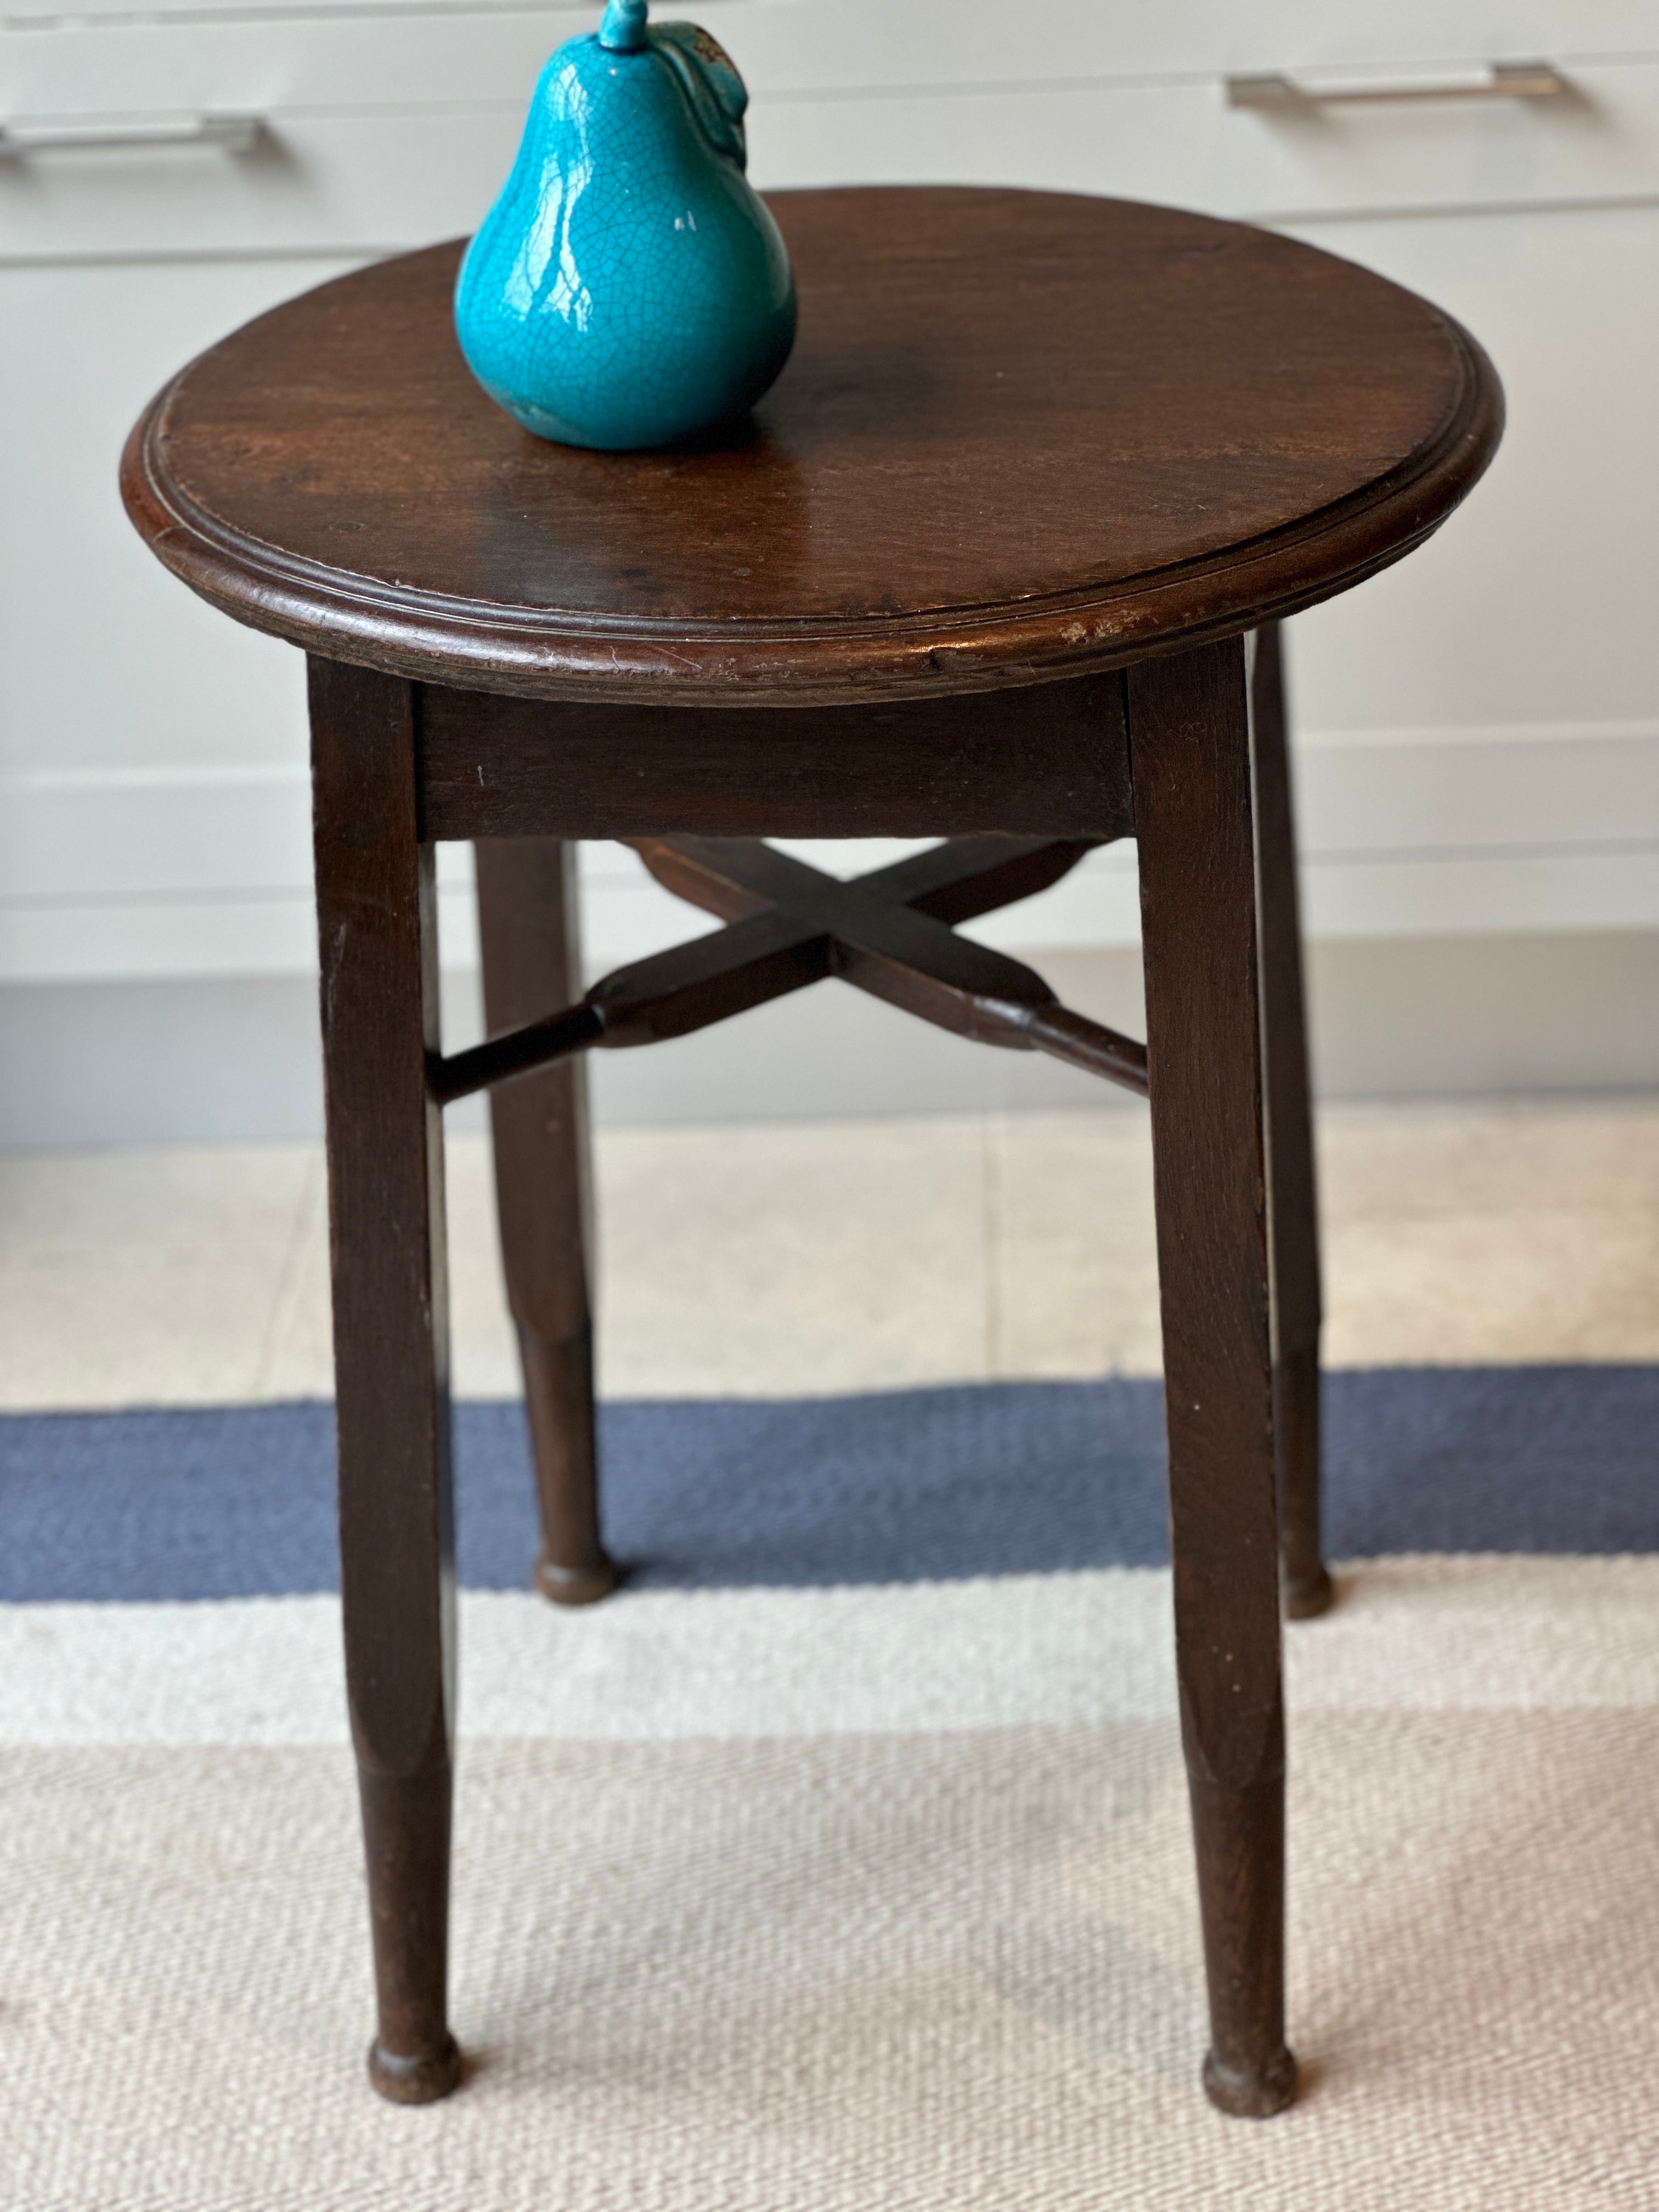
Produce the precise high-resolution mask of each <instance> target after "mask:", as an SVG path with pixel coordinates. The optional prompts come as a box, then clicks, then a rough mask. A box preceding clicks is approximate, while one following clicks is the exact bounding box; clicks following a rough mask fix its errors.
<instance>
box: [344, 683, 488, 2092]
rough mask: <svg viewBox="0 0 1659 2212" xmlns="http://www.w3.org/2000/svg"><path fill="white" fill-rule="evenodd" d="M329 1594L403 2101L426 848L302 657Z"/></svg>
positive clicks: (393, 706)
mask: <svg viewBox="0 0 1659 2212" xmlns="http://www.w3.org/2000/svg"><path fill="white" fill-rule="evenodd" d="M310 674H311V731H312V777H313V791H314V794H315V807H316V817H315V818H316V867H317V926H318V934H319V941H320V947H321V956H322V1013H323V1075H324V1085H325V1099H326V1105H327V1120H328V1202H329V1250H330V1254H331V1263H332V1271H333V1299H334V1375H335V1418H336V1424H337V1437H338V1448H339V1485H340V1591H341V1598H342V1601H343V1614H344V1622H345V1650H346V1692H347V1698H348V1700H349V1706H350V1712H351V1735H352V1741H353V1744H354V1746H355V1747H356V1754H357V1775H358V1784H359V1790H360V1795H361V1797H362V1814H363V1832H364V1840H365V1844H366V1846H367V1851H368V1894H369V1916H370V1922H371V1925H372V1928H373V1931H374V1977H375V1986H376V1990H377V1992H378V1999H379V2009H380V2027H379V2033H378V2034H377V2036H376V2039H375V2041H374V2045H373V2046H372V2048H371V2050H370V2053H369V2070H370V2075H371V2077H372V2079H373V2080H374V2085H375V2087H377V2088H378V2089H379V2090H380V2092H381V2093H382V2095H384V2096H387V2097H391V2098H392V2099H393V2100H396V2101H398V2102H400V2103H405V2104H423V2103H426V2102H428V2100H430V2099H432V2098H435V2097H441V2096H443V2095H445V2094H447V2092H448V2091H449V2090H450V2089H452V2088H453V2087H454V2085H455V2082H456V2081H457V2080H458V2079H459V2066H460V2060H459V2054H458V2053H457V2051H456V2048H455V2045H454V2042H453V2039H451V2036H450V2034H449V2029H448V2024H447V2014H446V1996H445V1990H446V1983H447V1973H448V1938H447V1923H448V1899H449V1847H450V1795H451V1743H452V1740H453V1732H454V1711H455V1660H454V1609H455V1589H454V1583H455V1566H454V1532H453V1506H452V1502H451V1477H450V1419H449V1344H448V1328H449V1324H448V1293H447V1284H446V1280H445V1259H444V1249H445V1248H444V1165H443V1126H442V1122H441V1118H440V1115H439V1113H438V1109H437V1108H436V1106H435V1104H433V1103H432V1102H431V1101H430V1100H429V1098H428V1095H427V1088H426V1054H427V1053H428V1051H429V1050H432V1049H434V1048H435V1047H436V1045H437V1042H438V1027H437V1025H438V1004H437V981H438V969H437V949H436V936H435V902H434V890H433V872H432V848H431V847H430V846H429V845H422V843H421V842H420V840H419V837H418V835H417V832H416V805H415V798H416V793H415V745H414V701H413V696H412V694H411V691H410V686H409V685H408V684H403V683H399V682H398V681H397V680H396V679H395V678H390V677H386V676H379V675H375V674H374V673H373V672H371V671H368V670H367V669H357V668H349V667H344V666H342V665H339V664H337V663H334V662H330V661H313V663H312V665H311V671H310Z"/></svg>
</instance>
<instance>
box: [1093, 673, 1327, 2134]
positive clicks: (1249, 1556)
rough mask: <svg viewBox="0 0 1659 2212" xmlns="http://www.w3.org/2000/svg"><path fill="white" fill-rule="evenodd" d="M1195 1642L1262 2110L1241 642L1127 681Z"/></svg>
mask: <svg viewBox="0 0 1659 2212" xmlns="http://www.w3.org/2000/svg"><path fill="white" fill-rule="evenodd" d="M1129 733H1130V745H1131V748H1132V750H1133V759H1134V780H1135V827H1136V834H1137V836H1138V838H1139V845H1140V886H1141V930H1142V937H1143V942H1144V946H1145V963H1146V1044H1147V1060H1148V1065H1149V1068H1150V1072H1151V1077H1152V1170H1153V1189H1154V1196H1155V1200H1156V1207H1157V1215H1158V1286H1159V1296H1160V1299H1161V1302H1162V1306H1163V1315H1164V1418H1165V1421H1166V1424H1167V1427H1168V1431H1169V1443H1170V1549H1171V1555H1172V1559H1173V1564H1174V1570H1175V1613H1176V1670H1177V1674H1178V1678H1179V1682H1180V1690H1181V1723H1182V1741H1183V1742H1184V1744H1185V1747H1186V1753H1187V1776H1188V1788H1189V1792H1190V1796H1191V1800H1192V1810H1193V1828H1194V1838H1195V1841H1196V1844H1197V1848H1198V1869H1199V1906H1200V1913H1201V1915H1202V1918H1203V1924H1204V1955H1205V1968H1206V1978H1207V1981H1208V1984H1209V1995H1210V2033H1211V2042H1210V2055H1209V2058H1208V2060H1207V2062H1206V2068H1205V2085H1206V2088H1207V2090H1208V2092H1209V2094H1210V2097H1211V2100H1212V2102H1214V2103H1216V2104H1218V2105H1219V2106H1222V2108H1223V2109H1224V2110H1225V2111H1227V2112H1235V2113H1238V2114H1242V2115H1248V2116H1252V2117H1261V2116H1265V2115H1266V2114H1267V2113H1269V2112H1277V2111H1279V2109H1280V2108H1281V2107H1282V2106H1285V2105H1286V2104H1288V2103H1289V2102H1290V2101H1291V2098H1292V2097H1293V2096H1294V2095H1295V2093H1296V2066H1295V2062H1294V2060H1293V2059H1292V2058H1291V2054H1290V2051H1289V2050H1288V2049H1287V2048H1286V2045H1285V1955H1284V1953H1285V1719H1284V1706H1283V1701H1282V1697H1281V1692H1280V1687H1279V1539H1278V1512H1277V1503H1276V1498H1275V1477H1274V1462H1273V1349H1272V1343H1271V1338H1270V1327H1269V1285H1268V1277H1267V1191H1266V1187H1265V1185H1266V1156H1265V1144H1264V1131H1263V1102H1262V1066H1261V1020H1260V1003H1259V999H1258V965H1257V957H1258V956H1257V947H1256V921H1255V901H1256V890H1255V832H1254V827H1253V823H1252V807H1251V791H1250V747H1249V722H1248V715H1247V709H1246V703H1245V689H1244V653H1243V641H1242V640H1241V639H1235V640H1234V641H1232V642H1231V644H1227V645H1219V646H1208V647H1204V648H1202V649H1201V650H1200V651H1199V652H1197V653H1189V654H1186V655H1183V656H1182V658H1181V659H1174V660H1158V661H1152V662H1150V663H1148V665H1146V667H1144V668H1139V669H1136V670H1134V671H1132V673H1131V675H1130V678H1129Z"/></svg>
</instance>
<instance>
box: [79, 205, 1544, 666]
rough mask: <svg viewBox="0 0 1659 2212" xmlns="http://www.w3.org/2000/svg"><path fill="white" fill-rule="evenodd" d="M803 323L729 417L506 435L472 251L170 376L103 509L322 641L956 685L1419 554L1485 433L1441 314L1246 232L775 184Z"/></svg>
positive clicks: (376, 651) (402, 270)
mask: <svg viewBox="0 0 1659 2212" xmlns="http://www.w3.org/2000/svg"><path fill="white" fill-rule="evenodd" d="M770 204H771V206H772V208H773V210H774V212H775V215H776V216H777V219H778V222H779V223H780V225H781V228H782V230H783V233H784V235H785V238H786V239H787V242H788V246H789V250H790V253H791V255H792V257H793V262H794V265H795V270H796V275H797V279H798V283H799V292H800V335H799V339H798V341H797V343H796V348H795V351H794V355H793V358H792V359H791V361H790V362H789V365H788V366H787V368H786V369H785V370H784V372H783V374H782V376H781V378H780V379H779V380H778V382H777V384H776V385H775V386H774V388H773V390H772V391H771V392H769V394H768V395H767V397H766V398H764V399H763V401H762V402H761V404H760V405H759V407H758V408H757V410H756V413H755V416H754V419H753V422H751V423H749V424H746V425H744V426H742V427H741V428H738V429H737V430H734V431H728V432H726V433H725V434H723V435H720V436H718V437H715V438H712V439H708V440H705V441H701V442H700V443H698V444H696V445H695V446H692V447H680V448H675V449H672V450H669V451H664V452H657V453H593V452H587V451H583V450H580V449H577V448H574V447H564V446H555V445H550V444H548V443H545V442H544V441H541V440H538V439H537V438H534V437H532V436H531V435H530V434H529V433H528V432H526V431H525V430H522V429H520V428H519V426H518V425H517V424H516V423H515V422H513V421H511V420H510V418H509V417H508V416H506V415H505V414H503V413H501V411H500V410H498V409H497V408H495V406H494V405H493V404H491V403H490V401H489V400H488V399H487V398H485V397H484V395H483V392H482V391H481V390H480V389H479V387H478V386H477V385H476V384H475V383H474V382H473V380H472V379H471V375H470V374H469V373H468V371H467V369H466V367H465V363H464V362H463V361H462V359H461V356H460V353H459V349H458V348H457V346H456V343H455V339H454V336H453V330H452V326H451V322H450V295H451V291H452V289H453V283H454V276H455V269H456V264H457V260H458V258H459V252H460V246H459V244H454V243H452V244H449V245H445V246H434V247H432V248H430V249H428V251H426V252H419V253H412V254H407V255H404V256H403V257H401V258H398V259H396V260H392V261H387V262H382V263H380V264H377V265H375V266H373V267H370V268H368V269H364V270H359V271H356V273H354V274H352V275H350V276H343V277H340V278H337V280H336V281H335V282H333V283H328V284H325V285H322V286H320V287H319V288H318V289H316V290H314V291H312V292H308V293H307V294H305V295H303V296H302V297H301V298H300V299H297V300H294V301H290V302H289V303H288V304H287V305H286V306H284V307H278V308H276V310H275V311H274V312H273V313H270V314H267V315H264V316H261V317H260V318H259V319H258V320H257V321H255V322H252V323H250V324H248V325H246V327H245V328H243V329H242V330H240V331H236V332H234V334H233V335H232V336H231V337H228V338H226V339H225V340H224V341H223V343H221V344H219V345H217V346H215V347H214V348H213V349H211V350H210V352H208V353H205V354H204V355H203V356H201V357H200V359H199V360H197V361H196V362H192V363H191V365H190V366H189V367H188V368H185V369H184V370H183V371H182V372H181V373H180V374H179V376H177V377H176V378H175V379H174V380H173V382H172V383H171V384H170V385H168V386H167V388H166V389H165V390H164V391H163V392H161V394H160V396H159V397H158V398H157V399H156V400H155V403H154V404H153V405H152V406H151V408H150V409H149V412H148V414H147V415H146V416H144V418H143V421H142V422H140V423H139V424H138V425H137V428H135V430H134V432H133V434H132V437H131V441H129V444H128V447H127V452H126V455H125V459H124V461H123V465H122V486H123V491H124V494H125V499H126V501H127V505H128V509H129V512H130V513H131V515H132V517H133V520H134V521H135V522H136V523H137V527H138V528H139V530H140V531H141V532H142V533H143V535H144V537H145V538H147V539H148V540H149V544H151V546H152V548H153V549H154V550H155V552H156V554H157V555H158V556H160V557H161V560H162V561H164V562H166V563H167V566H168V567H169V568H172V569H173V570H174V571H175V572H176V573H177V574H179V576H181V577H182V578H183V579H184V580H185V582H187V583H188V584H190V585H191V586H193V587H194V588H195V589H196V590H197V591H198V592H201V593H202V594H203V595H204V597H205V598H207V599H210V600H211V601H213V602H214V603H215V604H216V605H218V606H220V607H222V608H223V609H224V610H225V611H227V612H228V613H229V614H232V615H234V616H235V617H238V618H239V619H240V620H242V621H244V622H247V623H252V624H253V625H254V626H255V627H256V628H258V629H264V630H270V631H274V632H275V633H276V635H279V636H283V637H286V638H289V639H290V640H292V641H294V642H295V643H296V644H299V645H302V646H304V647H307V649H308V650H310V651H313V652H315V653H323V654H325V655H328V656H330V657H331V658H334V659H341V660H347V661H356V662H360V663H363V664H367V665H371V666H374V667H379V668H383V669H386V670H389V671H393V672H396V673H400V674H404V675H407V676H411V677H416V678H424V679H426V680H429V681H432V682H437V683H447V684H457V685H461V686H465V687H468V688H474V689H479V690H500V691H508V692H518V693H522V694H526V695H529V696H545V697H551V698H577V699H583V698H586V699H607V700H612V701H614V700H616V699H617V698H618V697H619V696H625V697H628V698H631V699H636V700H640V701H641V702H643V701H648V700H654V701H666V702H684V703H686V704H696V703H698V702H704V703H713V702H715V701H719V702H720V703H722V704H732V703H735V702H740V701H744V700H752V701H754V702H757V703H762V702H765V703H780V702H782V703H789V702H809V701H816V702H835V701H843V702H854V701H856V700H857V699H859V698H861V697H880V698H905V697H915V696H923V695H927V694H930V693H940V692H950V691H968V690H989V689H994V688H997V687H1000V686H1004V685H1009V684H1030V683H1035V682H1042V681H1047V680H1051V679H1053V678H1057V677H1060V676H1064V675H1067V674H1072V673H1082V672H1085V671H1091V670H1101V669H1106V668H1110V667H1114V666H1120V665H1124V664H1126V663H1127V662H1131V661H1134V660H1137V659H1142V658H1145V657H1146V656H1147V655H1148V654H1150V653H1155V652H1159V651H1168V650H1173V649H1178V648H1179V647H1181V646H1182V645H1183V644H1188V643H1191V644H1196V643H1199V642H1200V641H1204V640H1206V639H1208V638H1212V637H1216V636H1220V635H1229V634H1231V633H1234V632H1237V631H1238V630H1240V629H1249V628H1250V627H1252V626H1253V625H1254V624H1255V623H1257V622H1259V621H1261V620H1265V619H1267V618H1269V617H1274V616H1278V615H1283V614H1287V613H1290V612H1292V611H1294V610H1295V609H1297V607H1301V606H1305V605H1311V604H1312V603H1313V602H1315V601H1316V600H1318V599H1325V598H1328V597H1329V596H1330V595H1331V594H1332V593H1334V592H1339V591H1341V590H1343V589H1344V588H1346V586H1348V585H1350V584H1352V583H1354V582H1356V581H1357V580H1359V579H1360V578H1361V577H1363V576H1364V575H1367V574H1370V573H1371V572H1372V571H1373V570H1375V569H1376V568H1381V567H1383V566H1384V565H1385V564H1386V563H1387V562H1390V561H1392V560H1395V559H1397V558H1398V557H1399V556H1401V554H1402V553H1405V552H1407V551H1408V550H1410V549H1411V548H1412V547H1413V545H1415V544H1419V542H1420V541H1421V540H1422V539H1423V538H1425V537H1426V536H1427V535H1428V533H1429V532H1431V531H1432V530H1433V529H1434V528H1435V527H1436V526H1437V524H1438V523H1440V522H1441V521H1442V520H1443V519H1444V518H1445V516H1446V515H1447V514H1448V513H1449V512H1450V510H1451V509H1452V507H1455V505H1456V503H1457V501H1459V500H1460V499H1461V498H1462V495H1463V494H1464V493H1465V492H1466V491H1467V490H1468V488H1469V486H1470V485H1471V484H1472V483H1474V481H1475V479H1476V478H1477V477H1479V475H1480V472H1481V471H1482V469H1483V468H1484V467H1485V466H1486V462H1487V461H1488V460H1489V459H1490V458H1491V456H1492V452H1493V449H1494V448H1495V447H1496V445H1497V442H1498V435H1499V432H1500V429H1501V427H1502V412H1503V400H1502V393H1501V391H1500V388H1499V386H1498V380H1497V378H1496V376H1495V374H1493V372H1492V367H1491V364H1490V363H1489V362H1487V361H1486V356H1484V355H1483V354H1482V352H1481V351H1480V348H1479V347H1478V346H1477V345H1476V344H1475V343H1474V340H1473V339H1471V338H1470V337H1468V333H1467V332H1465V331H1462V329H1461V328H1460V327H1459V326H1458V325H1457V324H1456V323H1455V322H1454V321H1453V320H1452V319H1450V318H1449V316H1447V315H1445V314H1443V313H1441V312H1440V311H1439V310H1438V309H1437V308H1435V307H1431V306H1430V305H1429V304H1428V303H1427V302H1426V301H1422V300H1419V299H1418V298H1416V297H1415V296H1414V295H1413V294H1411V293H1408V292H1405V291H1402V290H1401V289H1399V288H1398V287H1397V286H1395V285H1393V284H1390V283H1387V282H1385V281H1384V280H1383V278H1381V277H1379V276H1373V275H1371V274H1370V273H1369V272H1368V271H1366V270H1361V269H1358V268H1356V267H1355V266H1353V264H1351V263H1349V262H1345V261H1340V260H1338V259H1336V258H1334V257H1333V256H1331V255H1328V254H1325V253H1322V252H1318V251H1316V249H1315V248H1313V247H1310V246H1303V245H1300V244H1297V243H1296V242H1295V241H1293V240H1288V239H1285V238H1280V237H1277V236H1274V235H1273V234H1270V233H1267V232H1265V231H1261V230H1255V229H1253V228H1249V227H1248V226H1245V225H1243V224H1238V223H1228V222H1215V221H1212V220H1211V219H1210V218H1208V217H1206V216H1195V215H1188V214H1182V213H1179V212H1176V211H1175V210H1170V209H1165V208H1158V207H1149V206H1145V205H1141V204H1136V203H1133V202H1127V201H1115V200H1104V199H1092V198H1084V197H1077V196H1073V195H1070V194H1060V193H1048V192H1024V191H979V190H965V189H935V188H933V187H925V188H921V187H910V188H905V187H894V188H888V189H880V190H862V189H860V190H847V191H814V192H786V193H781V194H778V195H775V197H773V198H772V200H771V203H770Z"/></svg>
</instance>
